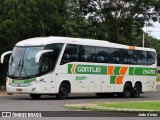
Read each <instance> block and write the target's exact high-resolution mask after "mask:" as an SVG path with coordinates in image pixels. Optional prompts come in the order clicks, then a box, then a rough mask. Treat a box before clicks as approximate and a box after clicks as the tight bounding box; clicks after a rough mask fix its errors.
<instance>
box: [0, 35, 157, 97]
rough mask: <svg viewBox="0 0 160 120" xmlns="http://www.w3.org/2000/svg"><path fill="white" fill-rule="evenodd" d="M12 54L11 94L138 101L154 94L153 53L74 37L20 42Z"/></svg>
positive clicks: (155, 65)
mask: <svg viewBox="0 0 160 120" xmlns="http://www.w3.org/2000/svg"><path fill="white" fill-rule="evenodd" d="M7 54H11V57H10V60H9V68H8V73H7V80H6V90H7V92H8V93H23V94H30V96H31V97H32V98H34V99H38V98H40V97H41V95H56V97H57V98H59V99H65V98H67V97H68V94H69V93H96V95H97V96H98V97H105V96H107V95H108V94H113V93H120V94H121V95H123V97H127V98H128V97H139V95H140V93H143V92H148V91H154V90H155V84H156V72H157V55H156V51H155V50H154V49H152V48H142V47H135V46H127V45H121V44H115V43H111V42H107V41H102V40H91V39H81V38H69V37H37V38H31V39H27V40H24V41H20V42H18V43H17V44H16V45H15V47H14V49H13V51H8V52H5V53H3V54H2V56H1V63H3V61H4V57H5V55H7Z"/></svg>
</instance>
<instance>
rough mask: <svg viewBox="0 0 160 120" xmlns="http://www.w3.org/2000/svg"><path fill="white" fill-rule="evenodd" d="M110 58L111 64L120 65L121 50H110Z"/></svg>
mask: <svg viewBox="0 0 160 120" xmlns="http://www.w3.org/2000/svg"><path fill="white" fill-rule="evenodd" d="M110 58H111V63H116V64H120V63H121V49H118V48H110Z"/></svg>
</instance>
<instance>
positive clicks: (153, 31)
mask: <svg viewBox="0 0 160 120" xmlns="http://www.w3.org/2000/svg"><path fill="white" fill-rule="evenodd" d="M143 31H144V32H146V31H147V33H148V34H149V35H151V36H152V37H154V38H157V39H160V23H159V22H154V23H153V26H152V27H144V28H143Z"/></svg>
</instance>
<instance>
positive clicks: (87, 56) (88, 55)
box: [80, 45, 96, 62]
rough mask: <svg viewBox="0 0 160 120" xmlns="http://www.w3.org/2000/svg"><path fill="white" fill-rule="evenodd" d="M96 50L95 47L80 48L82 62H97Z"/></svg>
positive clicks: (82, 46) (83, 46)
mask: <svg viewBox="0 0 160 120" xmlns="http://www.w3.org/2000/svg"><path fill="white" fill-rule="evenodd" d="M95 53H96V49H95V47H94V46H86V45H81V46H80V62H95Z"/></svg>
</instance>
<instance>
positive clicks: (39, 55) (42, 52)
mask: <svg viewBox="0 0 160 120" xmlns="http://www.w3.org/2000/svg"><path fill="white" fill-rule="evenodd" d="M49 52H53V50H42V51H39V52H38V53H37V54H36V59H35V62H36V63H39V60H40V58H41V56H42V55H43V54H45V53H49Z"/></svg>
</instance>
